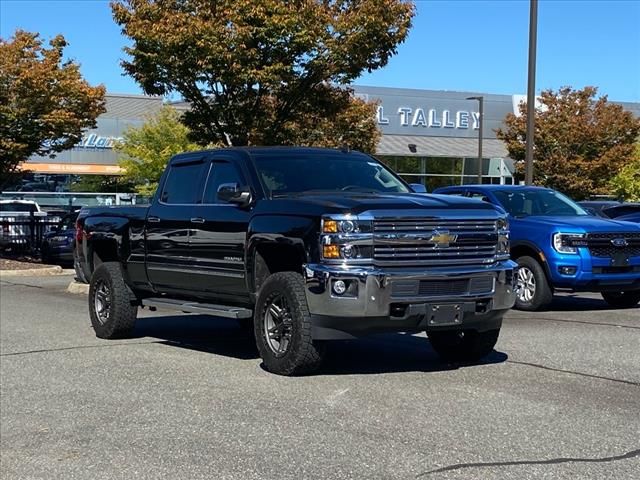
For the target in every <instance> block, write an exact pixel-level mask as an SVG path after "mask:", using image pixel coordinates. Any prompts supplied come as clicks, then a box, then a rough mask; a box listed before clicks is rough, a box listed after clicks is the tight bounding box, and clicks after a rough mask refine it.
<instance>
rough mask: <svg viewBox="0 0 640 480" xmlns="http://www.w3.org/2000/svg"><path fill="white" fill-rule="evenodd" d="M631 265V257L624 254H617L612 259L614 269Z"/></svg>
mask: <svg viewBox="0 0 640 480" xmlns="http://www.w3.org/2000/svg"><path fill="white" fill-rule="evenodd" d="M630 264H631V262H630V259H629V256H628V255H627V254H625V253H624V252H616V253H615V254H614V255H613V257H612V258H611V266H612V267H628V266H629V265H630Z"/></svg>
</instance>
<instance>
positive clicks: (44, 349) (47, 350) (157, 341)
mask: <svg viewBox="0 0 640 480" xmlns="http://www.w3.org/2000/svg"><path fill="white" fill-rule="evenodd" d="M152 343H163V344H166V343H167V342H166V341H165V340H151V341H148V342H122V343H111V344H107V345H76V346H74V347H62V348H43V349H41V350H26V351H24V352H11V353H0V357H13V356H16V355H29V354H31V353H47V352H61V351H65V350H81V349H85V348H107V347H122V346H126V345H148V344H152Z"/></svg>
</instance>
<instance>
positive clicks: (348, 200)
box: [254, 192, 502, 217]
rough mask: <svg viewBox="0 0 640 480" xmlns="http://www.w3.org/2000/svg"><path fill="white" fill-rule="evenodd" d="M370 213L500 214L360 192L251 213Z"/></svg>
mask: <svg viewBox="0 0 640 480" xmlns="http://www.w3.org/2000/svg"><path fill="white" fill-rule="evenodd" d="M370 210H383V211H392V210H412V211H414V212H415V211H421V210H425V211H426V212H425V215H429V214H433V215H439V214H444V213H445V212H447V211H449V212H450V211H452V210H464V211H470V212H472V213H473V214H474V215H483V214H484V215H488V216H492V217H493V216H496V215H500V214H502V211H501V209H498V208H496V207H495V206H493V205H491V204H489V203H486V202H482V201H479V200H475V199H469V198H463V197H455V196H451V195H431V194H416V193H406V194H402V193H393V194H385V193H360V192H336V193H312V194H305V195H290V196H286V197H279V198H275V199H273V200H260V201H258V203H257V205H256V209H255V211H254V213H256V214H261V213H262V214H264V213H276V214H277V213H283V214H285V213H288V214H298V213H299V214H304V215H309V214H312V215H323V214H335V213H352V214H359V213H362V212H366V211H370Z"/></svg>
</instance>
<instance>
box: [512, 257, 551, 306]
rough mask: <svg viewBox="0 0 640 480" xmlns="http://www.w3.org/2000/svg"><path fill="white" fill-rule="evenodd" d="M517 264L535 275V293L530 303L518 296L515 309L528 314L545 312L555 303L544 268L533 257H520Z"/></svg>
mask: <svg viewBox="0 0 640 480" xmlns="http://www.w3.org/2000/svg"><path fill="white" fill-rule="evenodd" d="M516 262H517V263H518V267H525V268H528V269H529V270H530V271H531V272H532V273H533V278H534V280H535V293H534V295H533V298H532V299H531V300H530V301H528V302H525V301H523V300H521V299H520V297H519V296H518V295H517V296H516V303H515V306H514V308H515V309H517V310H525V311H528V312H535V311H538V310H544V309H545V308H547V307H548V306H549V305H550V304H551V302H552V301H553V290H552V289H551V286H550V285H549V281H548V280H547V276H546V275H545V273H544V268H543V267H542V265H540V262H538V261H537V260H536V259H535V258H533V257H528V256H524V257H519V258H516Z"/></svg>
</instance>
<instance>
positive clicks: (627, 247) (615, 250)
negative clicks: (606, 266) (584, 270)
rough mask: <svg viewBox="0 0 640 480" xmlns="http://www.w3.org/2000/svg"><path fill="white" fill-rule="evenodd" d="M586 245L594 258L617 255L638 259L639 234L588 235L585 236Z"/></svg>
mask: <svg viewBox="0 0 640 480" xmlns="http://www.w3.org/2000/svg"><path fill="white" fill-rule="evenodd" d="M587 245H588V246H589V252H590V253H591V255H593V256H594V257H613V256H615V255H617V254H623V255H626V256H628V257H640V233H635V232H629V233H590V234H589V235H587Z"/></svg>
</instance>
